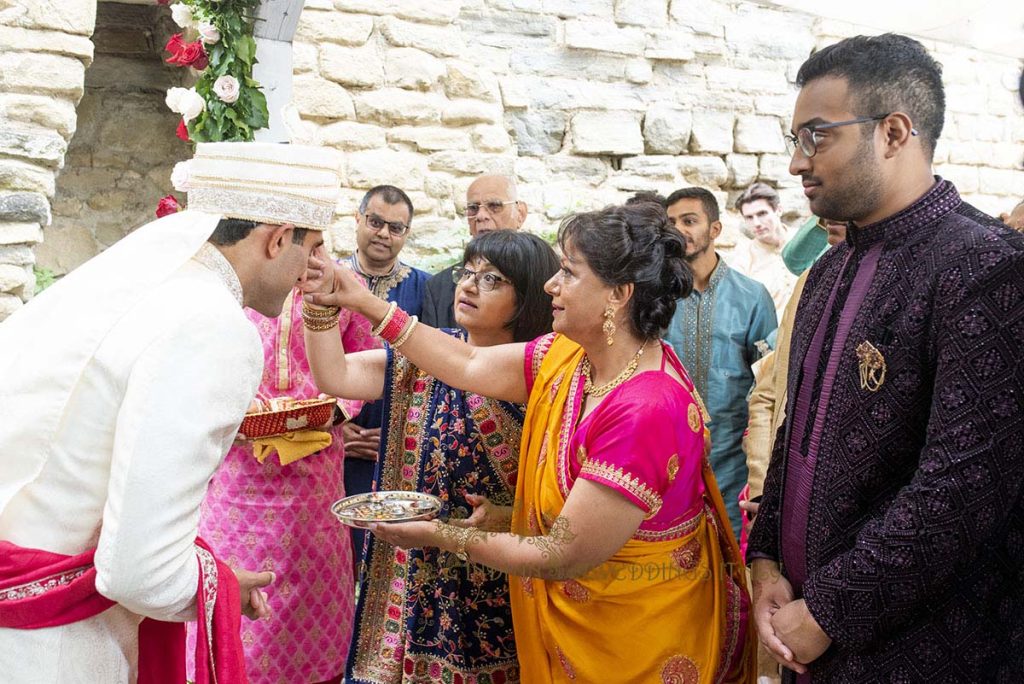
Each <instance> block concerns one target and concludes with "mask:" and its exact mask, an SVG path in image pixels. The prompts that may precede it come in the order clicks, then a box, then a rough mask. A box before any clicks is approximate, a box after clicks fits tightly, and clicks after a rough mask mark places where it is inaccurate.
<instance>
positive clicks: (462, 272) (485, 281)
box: [452, 266, 510, 292]
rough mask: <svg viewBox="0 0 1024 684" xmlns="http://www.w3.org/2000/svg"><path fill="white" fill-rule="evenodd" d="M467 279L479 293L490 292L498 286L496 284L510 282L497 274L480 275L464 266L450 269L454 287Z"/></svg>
mask: <svg viewBox="0 0 1024 684" xmlns="http://www.w3.org/2000/svg"><path fill="white" fill-rule="evenodd" d="M468 278H472V279H473V282H474V283H475V284H476V286H477V288H479V289H480V291H481V292H490V291H491V290H493V289H494V288H496V287H497V286H498V283H507V282H510V281H509V279H508V278H502V277H501V276H500V275H498V274H497V273H480V272H479V271H473V270H470V269H468V268H466V267H465V266H460V267H458V268H453V269H452V282H454V283H455V284H456V285H458V284H459V283H461V282H462V281H464V280H466V279H468Z"/></svg>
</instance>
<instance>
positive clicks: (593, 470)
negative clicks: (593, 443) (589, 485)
mask: <svg viewBox="0 0 1024 684" xmlns="http://www.w3.org/2000/svg"><path fill="white" fill-rule="evenodd" d="M580 477H581V478H583V479H585V480H591V481H595V482H598V483H599V484H604V485H606V486H609V487H611V488H612V489H614V490H616V491H618V492H621V493H623V494H625V495H626V498H628V499H629V500H631V501H633V502H634V503H636V504H637V505H638V506H639V507H640V508H641V509H642V510H644V511H645V512H646V513H647V517H648V518H652V517H654V516H655V515H657V514H658V511H659V510H661V504H662V499H661V495H660V494H658V493H657V492H656V491H654V490H653V489H651V488H650V487H649V486H648V485H647V484H646V483H645V482H643V481H641V480H640V478H638V477H635V476H632V475H630V474H629V473H627V472H625V471H624V470H623V469H622V468H621V467H619V466H616V465H612V464H610V463H604V462H602V461H597V460H595V459H594V458H592V457H591V458H589V459H587V461H586V462H585V463H584V464H583V467H582V468H581V469H580Z"/></svg>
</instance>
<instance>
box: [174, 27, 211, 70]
mask: <svg viewBox="0 0 1024 684" xmlns="http://www.w3.org/2000/svg"><path fill="white" fill-rule="evenodd" d="M164 49H165V50H167V52H170V53H171V56H170V57H168V58H167V60H166V61H167V63H168V64H174V65H175V66H183V67H192V68H193V69H196V70H198V71H202V70H203V69H205V68H206V67H207V66H209V64H210V58H209V57H207V56H206V50H205V49H204V48H203V43H202V41H199V40H197V41H194V42H192V43H186V42H185V40H184V39H183V38H182V37H181V34H180V33H175V34H174V35H173V36H171V39H170V40H168V41H167V45H165V46H164Z"/></svg>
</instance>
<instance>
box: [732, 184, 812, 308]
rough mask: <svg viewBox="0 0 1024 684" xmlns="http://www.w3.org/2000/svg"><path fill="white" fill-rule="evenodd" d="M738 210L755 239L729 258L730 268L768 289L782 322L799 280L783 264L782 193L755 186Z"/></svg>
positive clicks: (767, 187)
mask: <svg viewBox="0 0 1024 684" xmlns="http://www.w3.org/2000/svg"><path fill="white" fill-rule="evenodd" d="M736 208H737V209H739V211H740V213H741V214H743V221H744V223H745V224H746V227H747V229H748V230H749V231H750V233H751V235H752V237H753V239H752V240H750V241H749V242H748V243H747V244H746V245H743V246H741V247H738V248H737V249H736V250H734V251H733V253H732V255H731V256H730V257H729V260H728V261H729V265H730V266H732V267H733V268H735V269H736V270H737V271H739V272H740V273H743V274H744V275H747V276H750V277H751V278H753V279H754V280H757V281H759V282H760V283H762V284H763V285H764V286H765V287H767V288H768V292H769V294H771V296H772V302H773V303H774V304H775V315H776V317H777V318H778V319H779V320H781V319H782V312H783V310H784V309H785V308H786V302H788V301H789V296H790V295H791V294H792V293H793V286H794V285H796V276H795V275H793V274H792V273H790V271H789V269H788V268H786V264H785V262H784V261H783V260H782V248H783V247H784V246H785V244H786V224H785V223H783V222H782V205H781V204H780V203H779V193H777V192H775V189H774V188H772V187H771V186H770V185H767V184H765V183H754V184H753V185H751V186H750V187H749V188H747V189H746V190H744V191H743V194H742V195H740V196H739V199H737V200H736Z"/></svg>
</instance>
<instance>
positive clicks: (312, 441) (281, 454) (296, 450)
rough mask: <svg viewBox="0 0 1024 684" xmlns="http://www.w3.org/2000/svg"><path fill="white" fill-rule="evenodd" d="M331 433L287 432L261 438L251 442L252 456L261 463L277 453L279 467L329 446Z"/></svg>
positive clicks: (312, 431)
mask: <svg viewBox="0 0 1024 684" xmlns="http://www.w3.org/2000/svg"><path fill="white" fill-rule="evenodd" d="M331 441H332V437H331V433H329V432H322V431H320V430H301V431H299V432H289V433H286V434H283V435H277V436H276V437H263V438H262V439H256V440H253V443H252V454H253V456H255V457H256V460H257V461H259V462H260V463H263V461H265V460H266V459H267V457H268V456H270V455H272V454H273V453H274V452H275V451H276V452H277V457H278V460H279V461H280V462H281V465H283V466H286V465H288V464H289V463H294V462H295V461H298V460H301V459H303V458H306V457H307V456H309V455H311V454H315V453H316V452H318V451H321V450H323V449H326V448H327V447H329V446H331Z"/></svg>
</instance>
